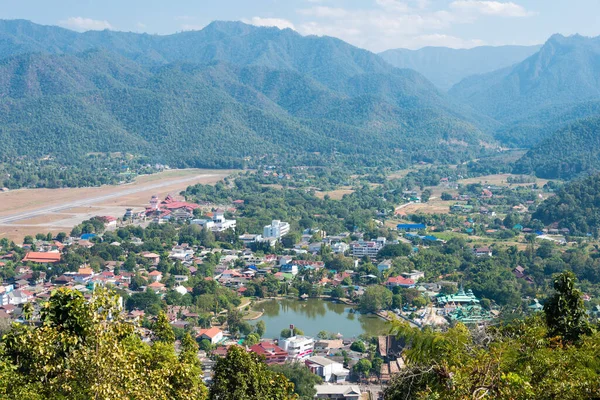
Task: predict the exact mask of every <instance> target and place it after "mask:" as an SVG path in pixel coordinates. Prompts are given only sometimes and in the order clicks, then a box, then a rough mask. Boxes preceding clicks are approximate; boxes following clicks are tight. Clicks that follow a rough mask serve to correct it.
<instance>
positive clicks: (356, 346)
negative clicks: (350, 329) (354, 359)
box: [350, 340, 367, 353]
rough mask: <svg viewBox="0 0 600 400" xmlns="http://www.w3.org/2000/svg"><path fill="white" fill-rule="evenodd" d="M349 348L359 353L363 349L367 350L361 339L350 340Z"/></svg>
mask: <svg viewBox="0 0 600 400" xmlns="http://www.w3.org/2000/svg"><path fill="white" fill-rule="evenodd" d="M350 350H352V351H357V352H359V353H364V352H365V351H367V347H366V346H365V343H364V342H363V341H362V340H357V341H356V342H352V344H351V345H350Z"/></svg>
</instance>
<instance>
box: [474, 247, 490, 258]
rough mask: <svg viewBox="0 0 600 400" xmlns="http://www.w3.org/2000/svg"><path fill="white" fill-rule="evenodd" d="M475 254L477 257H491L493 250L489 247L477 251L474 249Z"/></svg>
mask: <svg viewBox="0 0 600 400" xmlns="http://www.w3.org/2000/svg"><path fill="white" fill-rule="evenodd" d="M473 252H474V253H475V255H476V256H477V257H491V256H492V249H490V248H489V247H478V248H476V249H473Z"/></svg>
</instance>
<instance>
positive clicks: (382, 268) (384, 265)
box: [377, 260, 392, 274]
mask: <svg viewBox="0 0 600 400" xmlns="http://www.w3.org/2000/svg"><path fill="white" fill-rule="evenodd" d="M390 268H392V260H384V261H382V262H380V263H379V264H378V265H377V269H378V270H379V273H380V274H382V273H383V272H384V271H387V270H388V269H390Z"/></svg>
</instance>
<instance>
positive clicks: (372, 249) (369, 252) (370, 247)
mask: <svg viewBox="0 0 600 400" xmlns="http://www.w3.org/2000/svg"><path fill="white" fill-rule="evenodd" d="M385 243H386V240H385V238H384V237H379V238H377V239H376V240H374V241H369V242H366V241H364V240H359V241H358V242H355V243H353V244H352V255H353V256H354V257H364V256H367V257H376V256H377V253H379V250H381V249H383V247H384V246H385Z"/></svg>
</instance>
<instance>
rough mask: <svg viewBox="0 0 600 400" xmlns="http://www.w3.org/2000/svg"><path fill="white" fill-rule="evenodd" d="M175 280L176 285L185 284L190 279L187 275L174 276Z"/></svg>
mask: <svg viewBox="0 0 600 400" xmlns="http://www.w3.org/2000/svg"><path fill="white" fill-rule="evenodd" d="M173 278H174V279H175V283H177V284H182V283H184V282H187V281H188V279H189V277H188V276H187V275H173Z"/></svg>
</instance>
